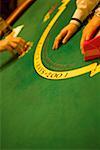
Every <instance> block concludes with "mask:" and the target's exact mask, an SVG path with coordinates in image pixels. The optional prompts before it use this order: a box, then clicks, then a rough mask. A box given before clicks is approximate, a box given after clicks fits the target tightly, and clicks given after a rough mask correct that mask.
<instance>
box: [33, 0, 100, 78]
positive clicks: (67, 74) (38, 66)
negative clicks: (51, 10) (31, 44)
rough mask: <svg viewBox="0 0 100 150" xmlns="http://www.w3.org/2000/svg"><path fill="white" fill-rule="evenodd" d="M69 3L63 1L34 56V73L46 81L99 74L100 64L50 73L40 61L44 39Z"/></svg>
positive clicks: (66, 0)
mask: <svg viewBox="0 0 100 150" xmlns="http://www.w3.org/2000/svg"><path fill="white" fill-rule="evenodd" d="M69 2H70V0H63V1H62V5H61V6H60V7H59V8H58V12H57V13H56V15H55V16H54V17H53V19H52V20H51V22H50V23H49V25H48V26H47V28H46V29H45V31H44V32H43V34H42V36H41V38H40V40H39V42H38V44H37V47H36V51H35V55H34V67H35V70H36V72H37V73H38V74H39V75H40V76H42V77H44V78H46V79H53V80H60V79H66V78H72V77H76V76H80V75H83V74H85V73H88V72H91V73H90V77H93V76H94V75H95V74H97V73H100V64H97V63H92V64H90V65H88V66H84V67H81V68H78V69H74V70H69V71H52V70H49V69H48V68H46V67H45V66H44V65H43V63H42V60H41V52H42V47H43V44H44V42H45V39H46V37H47V35H48V34H49V32H50V30H51V28H52V27H53V25H54V23H55V22H56V21H57V19H58V18H59V16H60V15H61V14H62V13H63V11H64V10H65V8H66V6H67V4H68V3H69Z"/></svg>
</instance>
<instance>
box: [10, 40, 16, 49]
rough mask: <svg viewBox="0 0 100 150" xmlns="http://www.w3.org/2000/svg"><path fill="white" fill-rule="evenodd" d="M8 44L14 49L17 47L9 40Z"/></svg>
mask: <svg viewBox="0 0 100 150" xmlns="http://www.w3.org/2000/svg"><path fill="white" fill-rule="evenodd" d="M9 46H11V47H12V48H13V49H15V48H16V47H17V44H16V43H14V42H12V41H11V42H10V43H9Z"/></svg>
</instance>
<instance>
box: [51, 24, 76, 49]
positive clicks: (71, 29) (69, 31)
mask: <svg viewBox="0 0 100 150" xmlns="http://www.w3.org/2000/svg"><path fill="white" fill-rule="evenodd" d="M77 29H78V26H77V25H76V24H74V23H69V24H68V25H67V26H65V27H64V28H63V29H62V30H61V31H60V33H59V34H58V36H57V37H56V38H55V41H54V44H53V49H54V50H55V49H58V47H59V45H60V43H62V44H65V43H67V42H68V40H69V39H70V38H71V37H72V35H73V34H74V33H75V32H76V31H77Z"/></svg>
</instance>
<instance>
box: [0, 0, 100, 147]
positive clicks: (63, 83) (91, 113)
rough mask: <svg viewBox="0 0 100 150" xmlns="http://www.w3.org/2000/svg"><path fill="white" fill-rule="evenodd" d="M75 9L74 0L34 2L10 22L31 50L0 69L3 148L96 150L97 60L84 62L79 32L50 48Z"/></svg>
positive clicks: (99, 117)
mask: <svg viewBox="0 0 100 150" xmlns="http://www.w3.org/2000/svg"><path fill="white" fill-rule="evenodd" d="M74 10H75V0H71V1H67V2H65V1H61V0H53V1H51V0H37V1H35V3H33V4H31V6H30V7H29V8H28V9H27V10H26V11H25V12H24V13H23V15H21V16H20V17H19V19H18V20H17V21H16V22H15V23H14V24H13V27H14V28H15V27H17V26H19V25H24V28H23V30H22V31H21V32H20V34H19V36H22V37H23V38H24V39H25V40H26V41H31V42H33V46H32V48H31V49H30V50H29V52H28V53H26V54H25V55H24V56H23V57H22V58H20V59H17V60H16V61H13V62H11V63H10V64H9V65H7V66H6V67H4V68H3V70H1V71H0V100H1V103H0V104H1V134H0V135H1V149H2V150H3V149H4V150H5V149H6V150H8V149H9V150H11V149H12V150H14V149H18V150H21V149H23V150H30V149H32V150H35V149H46V150H51V149H54V150H56V149H57V150H58V149H60V150H63V149H68V150H71V149H82V150H83V149H85V150H86V149H87V150H89V149H91V150H92V149H95V150H96V149H98V150H99V149H100V90H99V88H100V60H99V59H95V60H93V61H88V62H85V61H84V59H83V56H82V54H81V51H80V39H81V35H82V28H81V29H80V30H79V31H78V32H77V33H76V34H75V35H74V36H73V37H72V38H71V39H70V41H69V42H68V43H67V44H66V45H62V46H61V47H60V48H59V49H58V50H56V51H53V50H52V45H53V41H54V39H55V37H56V35H57V34H58V33H59V31H60V30H61V29H62V28H63V27H64V26H65V25H66V24H67V23H68V22H69V20H70V18H71V16H72V14H73V12H74ZM0 55H1V56H0V58H1V62H2V61H5V60H6V59H7V58H8V57H9V56H8V55H9V54H7V53H6V54H5V53H3V54H0Z"/></svg>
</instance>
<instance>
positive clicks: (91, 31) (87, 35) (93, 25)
mask: <svg viewBox="0 0 100 150" xmlns="http://www.w3.org/2000/svg"><path fill="white" fill-rule="evenodd" d="M98 27H100V17H98V16H94V17H93V18H92V19H91V20H90V22H89V23H88V24H87V25H86V27H85V28H84V30H83V33H82V38H81V42H80V48H81V51H82V53H83V54H84V48H83V46H84V42H85V41H86V40H90V39H92V38H93V36H94V35H95V33H96V30H97V29H98Z"/></svg>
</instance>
